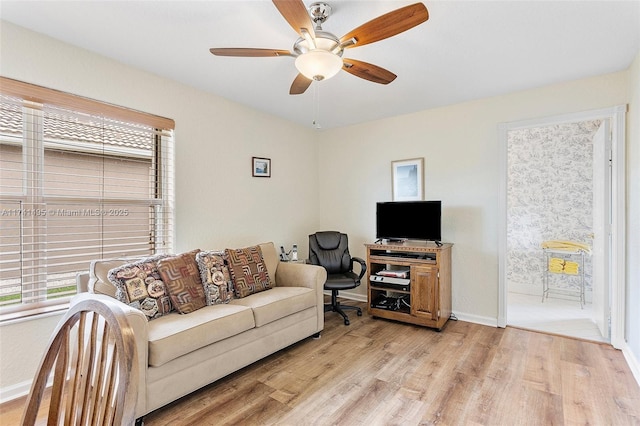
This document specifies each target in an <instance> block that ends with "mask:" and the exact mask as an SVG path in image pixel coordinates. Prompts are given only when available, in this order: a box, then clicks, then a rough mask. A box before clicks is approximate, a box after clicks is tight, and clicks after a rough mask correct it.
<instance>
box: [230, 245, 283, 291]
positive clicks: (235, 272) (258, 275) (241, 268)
mask: <svg viewBox="0 0 640 426" xmlns="http://www.w3.org/2000/svg"><path fill="white" fill-rule="evenodd" d="M225 254H226V256H227V262H228V265H229V272H230V273H231V279H232V280H233V288H234V291H235V295H236V297H239V298H241V297H246V296H249V295H250V294H254V293H258V292H261V291H264V290H269V289H270V288H271V287H272V286H271V279H270V278H269V273H268V272H267V267H266V265H265V264H264V261H263V260H262V250H261V249H260V246H251V247H246V248H241V249H226V250H225Z"/></svg>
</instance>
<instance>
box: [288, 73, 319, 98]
mask: <svg viewBox="0 0 640 426" xmlns="http://www.w3.org/2000/svg"><path fill="white" fill-rule="evenodd" d="M312 81H313V80H311V79H308V78H307V77H305V76H304V75H302V74H298V76H297V77H296V78H295V80H293V83H292V84H291V89H289V94H290V95H301V94H303V93H304V92H305V90H307V88H308V87H309V86H310V85H311V82H312Z"/></svg>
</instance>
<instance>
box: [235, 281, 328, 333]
mask: <svg viewBox="0 0 640 426" xmlns="http://www.w3.org/2000/svg"><path fill="white" fill-rule="evenodd" d="M229 303H230V304H233V305H242V306H246V307H249V308H251V309H252V311H253V316H254V320H255V323H256V327H261V326H263V325H265V324H268V323H270V322H272V321H275V320H278V319H280V318H284V317H286V316H287V315H291V314H294V313H296V312H299V311H303V310H305V309H307V308H311V307H313V306H316V304H317V300H316V294H315V290H313V289H310V288H307V287H275V288H272V289H271V290H269V291H263V292H261V293H255V294H252V295H250V296H248V297H244V298H242V299H233V300H232V301H231V302H229Z"/></svg>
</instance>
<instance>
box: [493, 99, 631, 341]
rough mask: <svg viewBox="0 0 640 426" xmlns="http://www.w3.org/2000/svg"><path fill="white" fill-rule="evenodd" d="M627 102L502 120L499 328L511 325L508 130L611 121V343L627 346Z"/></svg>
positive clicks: (500, 129) (499, 132) (500, 126)
mask: <svg viewBox="0 0 640 426" xmlns="http://www.w3.org/2000/svg"><path fill="white" fill-rule="evenodd" d="M626 111H627V106H626V105H618V106H615V107H611V108H604V109H598V110H591V111H583V112H578V113H573V114H563V115H558V116H553V117H546V118H536V119H531V120H523V121H514V122H510V123H500V124H499V125H498V139H499V143H500V199H499V202H500V205H499V209H498V211H499V214H500V218H499V227H498V233H499V234H498V269H499V277H498V278H499V281H498V327H506V326H507V292H508V289H507V268H506V255H507V166H508V164H507V133H508V132H509V131H510V130H517V129H523V128H528V127H544V126H550V125H554V124H561V123H574V122H579V121H588V120H599V119H610V120H611V151H612V153H611V158H612V165H611V167H612V174H611V203H612V206H611V207H612V211H611V215H612V217H611V220H612V225H611V234H612V242H611V344H612V345H613V347H614V348H618V349H619V348H621V347H622V346H623V345H624V330H625V324H624V322H625V306H626V304H625V249H624V247H625V205H626V202H625V195H626V194H625V158H626V156H625V113H626Z"/></svg>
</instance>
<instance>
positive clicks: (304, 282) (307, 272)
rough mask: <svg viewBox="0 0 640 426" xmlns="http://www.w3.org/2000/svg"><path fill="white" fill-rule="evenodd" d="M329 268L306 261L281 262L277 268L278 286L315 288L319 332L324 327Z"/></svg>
mask: <svg viewBox="0 0 640 426" xmlns="http://www.w3.org/2000/svg"><path fill="white" fill-rule="evenodd" d="M326 281H327V270H326V269H324V268H323V267H322V266H317V265H309V264H305V263H293V262H279V263H278V268H277V269H276V287H308V288H311V289H315V294H316V302H317V307H318V330H317V331H318V332H320V331H322V330H323V329H324V293H323V290H324V283H325V282H326Z"/></svg>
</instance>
